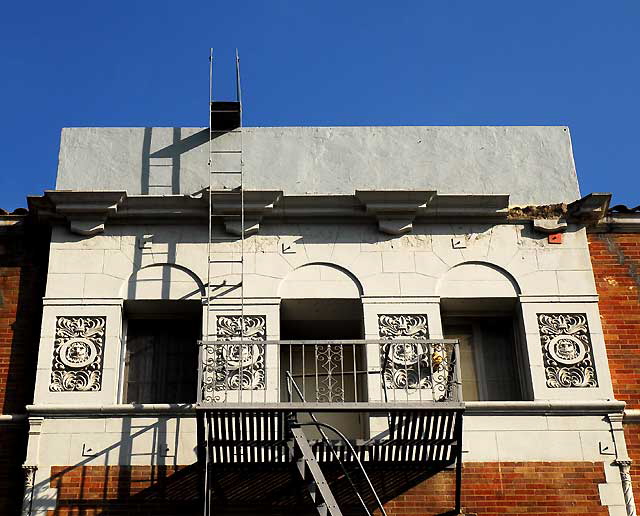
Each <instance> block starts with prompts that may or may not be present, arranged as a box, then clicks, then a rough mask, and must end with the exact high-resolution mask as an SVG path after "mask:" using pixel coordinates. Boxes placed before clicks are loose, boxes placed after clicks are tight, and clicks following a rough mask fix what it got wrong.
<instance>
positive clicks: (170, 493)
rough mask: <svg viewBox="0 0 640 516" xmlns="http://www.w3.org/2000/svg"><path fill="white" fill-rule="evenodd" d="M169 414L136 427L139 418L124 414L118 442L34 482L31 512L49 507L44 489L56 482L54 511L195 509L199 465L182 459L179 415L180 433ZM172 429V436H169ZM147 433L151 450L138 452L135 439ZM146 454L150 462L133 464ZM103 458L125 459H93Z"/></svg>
mask: <svg viewBox="0 0 640 516" xmlns="http://www.w3.org/2000/svg"><path fill="white" fill-rule="evenodd" d="M183 406H184V405H175V407H176V408H179V407H183ZM167 420H168V418H159V420H158V422H156V423H154V424H151V425H145V426H143V427H135V426H134V424H135V420H134V423H133V424H132V418H131V417H124V418H123V422H122V429H121V433H120V435H121V439H120V440H119V441H118V442H117V443H114V444H112V445H110V446H107V447H106V448H104V449H102V450H99V451H97V452H96V453H95V454H93V455H91V456H90V457H87V458H86V459H84V460H82V461H80V462H78V463H76V464H75V465H72V466H56V467H52V471H51V477H50V478H47V479H46V480H43V481H42V482H39V483H37V484H36V485H35V486H34V488H33V493H34V496H33V500H32V504H31V510H32V513H38V514H39V512H38V511H39V510H41V509H44V508H48V502H47V500H46V497H45V496H42V497H40V496H39V495H40V494H44V493H45V492H46V490H47V488H49V487H53V488H57V489H58V497H57V505H56V509H55V510H54V511H53V514H54V515H58V514H67V513H68V511H70V510H72V508H73V510H78V507H79V506H80V507H81V508H82V509H81V511H86V512H87V513H90V514H94V513H95V514H114V513H117V514H122V513H121V512H120V511H121V510H123V509H124V508H126V511H124V513H125V514H129V512H127V511H129V510H134V509H135V507H138V508H139V511H140V512H135V510H134V512H135V514H167V515H169V514H172V515H173V514H178V513H180V514H191V513H192V512H191V509H193V510H194V511H195V509H196V507H197V506H198V504H197V501H198V500H199V499H200V494H199V492H198V491H197V489H198V485H199V484H198V481H197V479H198V474H197V465H196V464H192V465H190V466H179V465H178V458H177V450H178V445H179V439H180V426H181V425H180V418H179V417H177V418H176V428H175V434H173V432H172V433H171V434H169V433H168V432H167ZM170 435H173V439H172V441H173V442H168V439H169V437H170ZM143 436H144V438H145V440H149V441H150V442H151V445H150V447H149V451H148V452H147V453H140V452H137V451H136V452H134V446H133V441H134V440H135V439H140V438H142V437H143ZM183 439H184V437H183ZM114 456H116V457H117V459H116V460H114ZM141 456H143V457H145V458H146V460H145V462H147V463H148V464H149V465H148V466H130V465H129V464H130V462H131V459H132V458H135V457H141ZM100 462H107V463H108V462H116V464H120V465H118V466H102V465H93V464H96V463H98V464H99V463H100ZM90 463H92V464H90ZM112 511H115V512H112ZM193 513H194V514H197V512H193ZM81 514H84V512H81Z"/></svg>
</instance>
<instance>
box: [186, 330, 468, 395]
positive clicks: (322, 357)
mask: <svg viewBox="0 0 640 516" xmlns="http://www.w3.org/2000/svg"><path fill="white" fill-rule="evenodd" d="M198 344H199V353H198V369H199V370H198V398H197V400H198V404H199V405H200V406H201V405H203V404H205V405H206V404H214V403H220V402H224V403H236V402H243V401H245V400H246V401H249V402H251V403H253V402H256V403H262V404H268V403H273V402H277V401H281V400H283V399H285V397H286V392H285V391H284V389H285V387H286V386H285V385H284V381H285V376H284V370H285V369H288V370H289V371H290V373H291V376H292V378H294V379H296V381H300V384H299V386H300V388H301V390H302V393H303V396H304V397H305V399H307V400H310V401H311V402H316V403H321V402H328V403H336V404H343V403H348V404H353V403H360V402H362V401H378V402H384V403H395V402H401V403H411V402H432V403H446V402H451V401H455V402H461V401H462V389H461V382H460V367H459V366H460V364H459V362H460V354H459V345H458V341H457V340H455V339H409V338H407V339H404V338H403V339H366V340H364V339H360V340H250V339H246V338H244V339H240V338H238V339H235V338H233V337H230V338H227V339H224V340H222V339H221V340H213V341H209V340H203V341H199V343H198ZM278 370H280V373H278ZM301 378H302V380H299V379H301Z"/></svg>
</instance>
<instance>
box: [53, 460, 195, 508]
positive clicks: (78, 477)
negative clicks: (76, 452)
mask: <svg viewBox="0 0 640 516" xmlns="http://www.w3.org/2000/svg"><path fill="white" fill-rule="evenodd" d="M198 478H199V477H198V476H197V471H196V469H195V467H194V466H154V467H152V466H78V467H73V466H71V467H54V468H51V487H55V488H57V489H58V499H57V505H56V509H55V510H53V511H49V514H50V515H52V516H54V515H55V516H67V515H74V516H75V515H78V514H82V515H83V516H93V515H98V514H100V515H105V514H109V515H123V516H124V515H129V514H149V515H160V516H162V515H167V516H169V515H171V516H173V515H176V514H179V515H180V516H189V515H192V514H193V515H194V516H195V515H201V514H202V506H201V503H200V502H199V496H198V492H197V487H198V484H199V481H198Z"/></svg>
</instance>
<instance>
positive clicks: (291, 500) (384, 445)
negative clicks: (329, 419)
mask: <svg viewBox="0 0 640 516" xmlns="http://www.w3.org/2000/svg"><path fill="white" fill-rule="evenodd" d="M196 412H197V415H198V432H199V436H200V437H199V443H200V449H199V453H198V457H199V462H200V464H201V466H202V468H203V471H206V472H207V474H206V476H205V477H206V479H205V482H206V491H207V493H208V497H209V500H210V502H211V503H212V504H213V506H215V507H220V506H227V505H228V506H229V507H238V506H240V505H241V506H247V507H254V508H257V507H260V506H262V505H264V506H269V507H273V506H278V507H289V508H291V509H292V510H294V509H295V511H296V514H298V513H300V514H302V513H303V512H299V511H302V510H303V509H304V508H305V507H307V508H309V507H311V509H313V504H312V503H311V499H310V498H309V496H308V494H305V489H304V486H303V485H301V482H302V480H301V478H300V474H299V472H298V469H297V467H296V460H297V458H296V455H295V453H294V449H293V444H292V438H291V429H292V428H294V427H296V426H300V427H302V428H308V427H311V428H314V426H315V425H314V423H313V422H308V423H299V420H298V415H301V414H314V415H315V414H323V413H329V412H333V413H335V412H344V413H347V412H350V413H354V412H357V413H361V414H366V415H369V416H376V415H377V416H385V417H386V418H387V422H388V430H387V431H385V432H382V433H381V434H380V435H377V436H375V437H373V438H371V439H369V440H366V441H365V440H350V441H349V444H351V446H348V444H347V443H345V442H344V441H343V440H341V439H335V437H338V436H337V435H330V434H331V431H328V430H326V429H325V436H326V437H329V438H327V439H324V438H323V439H313V440H309V444H310V447H311V450H312V452H313V456H314V458H315V460H316V461H317V462H318V464H319V465H320V466H321V468H322V471H323V473H324V475H325V478H326V479H327V483H328V484H329V487H330V489H331V491H332V492H333V494H334V496H335V498H336V500H337V502H338V505H339V506H340V509H341V511H342V513H343V514H362V510H363V508H362V505H361V502H360V501H359V500H358V495H357V494H356V491H357V493H359V495H360V496H361V497H362V498H363V500H364V502H365V504H366V505H367V507H368V508H369V509H370V510H373V509H375V507H376V501H375V497H374V496H373V494H372V492H371V490H370V489H368V486H367V485H366V483H365V478H364V476H363V474H362V471H361V469H360V465H362V466H363V468H364V469H365V471H366V474H367V475H368V477H369V479H370V481H371V483H372V484H373V486H374V489H375V492H376V493H377V494H378V497H379V498H380V499H381V500H382V502H383V503H384V502H386V501H389V500H391V499H393V498H395V497H396V496H398V495H400V494H402V493H403V492H405V491H406V490H407V489H410V488H411V487H413V486H415V485H417V484H418V483H420V482H422V481H424V480H425V479H427V478H429V477H430V476H432V475H434V474H436V473H438V472H440V471H443V470H445V469H447V468H452V467H453V466H455V465H457V466H458V467H457V475H456V477H457V482H456V484H457V485H459V484H460V482H459V480H460V461H461V452H462V417H463V413H464V404H463V403H462V402H422V403H402V404H390V403H387V404H383V403H277V404H271V405H265V404H253V405H252V404H249V403H244V404H242V403H234V404H226V403H222V404H217V405H214V406H211V405H207V406H199V407H198V408H197V409H196ZM354 452H355V455H356V456H357V458H356V457H355V456H354ZM357 459H359V460H357ZM347 475H348V476H349V478H350V479H351V480H350V481H349V478H347ZM351 483H353V484H354V485H355V487H356V489H354V486H353V485H351ZM458 497H459V494H457V496H456V498H458ZM256 510H257V509H256ZM309 514H313V512H310V513H309Z"/></svg>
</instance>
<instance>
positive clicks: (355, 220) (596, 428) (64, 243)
mask: <svg viewBox="0 0 640 516" xmlns="http://www.w3.org/2000/svg"><path fill="white" fill-rule="evenodd" d="M198 134H199V133H198V130H195V129H185V130H183V131H181V132H178V133H176V132H175V131H171V130H170V129H159V130H153V131H151V132H150V133H149V132H148V131H147V132H145V131H144V130H143V129H96V130H92V129H82V130H80V129H73V130H65V131H64V132H63V138H62V146H61V153H60V156H61V157H60V170H59V175H58V183H57V188H58V189H59V190H76V191H92V190H107V191H109V190H110V191H124V192H126V195H127V196H128V197H129V198H135V197H136V196H141V195H142V194H151V195H153V194H156V195H155V196H154V197H152V202H153V205H154V209H155V210H159V211H162V210H163V207H164V206H166V203H167V202H171V198H172V197H175V198H181V197H183V196H184V195H187V194H191V193H194V192H197V191H198V190H201V189H202V187H203V184H204V180H203V171H204V172H205V173H206V170H205V168H204V164H203V163H204V161H203V163H200V161H199V160H200V159H201V158H202V156H200V154H201V153H202V152H204V151H203V150H202V148H201V146H198V145H197V141H199V140H198ZM174 137H175V138H178V140H177V141H174V140H173V138H174ZM245 138H246V139H247V141H246V142H245V147H246V148H247V149H248V151H247V152H246V171H247V174H248V184H249V185H250V186H251V187H252V189H253V190H279V191H281V192H282V198H281V199H280V200H279V201H278V202H277V203H276V204H275V207H274V208H273V211H271V212H265V213H263V214H261V216H260V217H259V229H258V231H257V233H255V234H252V235H251V236H249V237H247V238H246V240H245V242H244V247H243V250H242V249H241V244H240V241H239V240H238V239H236V240H235V241H230V242H224V243H213V244H212V247H211V251H212V256H214V257H215V258H216V260H229V261H232V260H235V259H238V258H240V257H242V258H243V260H244V265H243V269H244V275H243V276H244V277H243V283H244V292H243V294H244V314H245V315H256V316H264V317H265V320H266V340H278V339H280V338H281V332H280V311H281V301H282V300H283V299H289V300H291V299H323V298H324V299H356V300H359V302H360V303H361V304H362V313H363V334H364V338H365V339H373V340H376V339H379V338H380V335H381V334H380V328H379V316H380V315H382V314H386V315H393V314H420V315H424V316H425V317H426V320H427V324H428V332H429V337H430V338H443V337H444V332H443V322H442V314H443V306H444V305H445V304H447V303H449V304H453V305H455V306H457V307H460V306H464V304H465V302H467V301H469V303H472V304H473V306H477V305H478V303H488V304H491V303H494V302H495V303H496V304H498V305H499V304H500V303H507V304H508V305H509V306H513V307H514V310H515V312H514V313H516V314H517V316H518V319H519V328H520V334H521V335H520V338H519V341H518V342H519V345H520V346H521V349H520V350H519V351H518V352H519V353H520V355H519V356H520V357H521V362H520V364H519V366H518V371H517V376H518V378H519V380H520V382H521V385H522V394H523V395H522V398H521V399H519V400H513V402H512V403H509V402H508V400H507V402H504V401H499V402H491V401H479V402H469V403H467V413H466V416H465V423H464V441H463V442H464V445H463V447H464V451H465V456H464V460H465V461H472V462H473V461H489V462H492V461H590V462H602V464H603V467H604V468H605V472H606V475H607V484H603V486H604V487H602V492H603V493H605V494H606V504H607V505H608V506H610V513H611V514H616V515H618V514H623V512H621V511H622V510H624V499H623V497H622V489H621V487H620V476H619V472H618V469H617V468H616V467H614V466H612V462H613V460H614V459H616V458H620V457H619V456H620V455H625V454H626V448H625V447H624V439H623V437H621V434H620V432H618V433H617V434H616V433H615V432H612V424H611V421H610V419H608V415H610V414H614V415H615V414H620V413H621V411H622V409H623V404H621V403H618V402H616V401H615V399H614V395H613V390H612V385H611V377H610V374H609V368H608V363H607V355H606V352H605V342H604V337H603V332H602V327H601V323H600V315H599V310H598V296H597V292H596V289H595V283H594V278H593V272H592V268H591V262H590V258H589V250H588V244H587V238H586V230H585V227H584V224H581V223H580V222H579V221H576V220H574V221H571V220H569V221H568V224H564V223H565V222H567V221H566V220H565V219H566V218H567V217H565V216H564V215H562V214H561V215H560V216H559V218H560V219H561V220H560V221H559V223H558V228H559V229H558V230H557V231H554V233H556V234H558V233H559V234H561V235H562V242H561V243H550V241H549V239H548V234H547V233H545V232H542V231H540V230H538V229H536V228H535V227H534V218H535V217H529V218H526V217H508V216H507V215H506V211H507V209H508V207H509V206H514V205H522V204H545V205H550V204H554V203H563V202H565V203H566V202H573V201H576V200H577V198H578V197H579V192H578V188H577V182H576V180H575V170H574V166H573V158H572V155H571V148H570V141H569V138H568V133H567V131H566V128H333V129H332V128H255V129H247V130H246V134H245ZM138 140H140V141H138ZM147 140H148V141H147ZM181 142H182V143H181ZM114 143H116V144H117V146H116V147H115V148H116V149H117V151H116V150H109V151H108V152H107V150H106V149H107V148H109V149H114V147H113V144H114ZM145 146H146V147H148V148H147V151H146V152H147V154H150V155H153V153H154V152H156V153H158V152H159V151H160V150H161V149H163V148H170V150H171V149H173V150H172V151H171V153H169V151H166V152H165V154H167V153H168V154H167V156H165V155H164V154H162V152H160V153H159V155H158V156H156V158H155V159H157V160H160V159H165V160H169V161H168V165H170V166H171V165H172V164H173V165H175V160H176V156H177V154H175V153H173V151H176V152H178V151H179V150H180V149H182V151H181V152H182V153H181V154H180V156H181V158H180V159H181V162H180V163H179V167H180V170H179V171H180V177H179V178H178V179H176V177H177V176H174V177H173V180H176V181H178V183H176V185H177V186H176V189H175V190H176V191H161V190H158V191H156V192H154V191H152V190H153V188H152V189H151V190H150V189H149V185H147V191H146V192H145V191H143V190H144V185H143V186H142V187H141V186H140V185H141V183H140V178H141V177H143V178H144V176H143V175H140V171H141V170H142V171H143V172H142V174H144V173H145V172H144V170H146V171H147V172H146V173H147V174H153V173H154V171H153V162H152V161H148V162H147V164H146V165H145V164H144V159H145V158H144V157H141V156H142V154H140V148H142V147H145ZM171 146H173V147H171ZM146 147H145V148H146ZM134 156H136V157H135V159H134ZM364 156H366V159H364ZM146 159H147V160H149V157H148V156H147V158H146ZM152 159H153V158H152ZM140 160H142V161H140ZM202 160H204V158H202ZM515 171H518V172H517V173H515ZM148 177H149V176H147V179H148ZM170 183H171V178H169V183H166V184H170ZM150 184H153V183H150ZM141 188H142V189H141ZM166 188H169V187H166ZM365 189H366V190H369V191H376V190H378V191H380V192H382V198H384V191H385V190H394V191H399V190H420V189H425V190H432V191H437V192H438V195H443V196H446V195H447V194H464V195H458V197H457V198H456V199H454V200H453V201H451V205H450V206H449V208H448V211H441V212H437V213H429V212H428V206H427V208H425V207H424V206H422V207H418V208H414V209H413V212H412V213H411V214H410V215H406V213H405V214H404V215H402V213H401V214H400V215H398V214H397V212H398V210H397V209H396V211H395V212H394V215H393V216H391V217H390V218H388V220H392V221H398V220H401V221H402V220H404V219H403V217H404V218H405V219H406V220H407V221H408V222H407V224H405V225H404V226H403V229H402V230H401V231H398V232H397V233H401V234H392V235H390V234H388V233H389V232H388V231H384V230H385V227H387V226H385V225H384V221H386V220H387V218H385V217H387V215H383V216H380V215H379V213H380V211H379V210H378V212H376V211H375V209H370V206H371V205H370V204H368V205H367V212H370V213H366V214H365V213H363V212H364V211H365V210H360V211H358V210H356V212H357V216H356V215H353V216H351V215H349V216H346V215H345V216H342V217H341V216H336V215H335V214H331V213H329V214H328V215H327V214H323V213H322V212H318V211H316V212H313V213H312V212H309V213H306V214H305V213H304V199H303V200H302V201H300V198H304V197H305V196H310V197H311V196H313V195H314V196H316V197H317V195H322V196H326V197H332V196H334V197H335V196H341V197H345V196H350V197H349V198H352V197H353V196H354V195H355V196H356V197H357V194H356V193H355V191H356V190H365ZM70 194H71V195H72V194H73V192H71V193H70ZM474 194H476V195H477V196H483V195H485V196H487V195H488V196H493V197H492V199H494V198H495V196H498V195H499V194H505V195H508V196H509V197H507V199H506V200H504V199H503V200H502V201H500V203H501V206H502V207H498V208H495V209H494V208H492V209H490V210H489V211H488V212H487V211H485V212H483V211H482V210H480V211H479V212H478V215H474V214H473V212H472V211H471V210H470V208H469V205H470V203H471V204H473V202H476V201H473V199H474ZM288 197H295V198H296V202H297V203H299V204H301V205H302V206H303V208H300V210H299V211H298V212H297V214H298V215H297V217H293V216H287V212H286V210H287V209H289V210H292V208H291V207H290V205H287V198H288ZM321 201H322V200H321V199H320V200H317V198H316V200H314V207H316V206H321V204H322V202H321ZM442 202H444V201H442ZM426 204H428V203H426ZM476 204H477V205H479V206H482V200H480V201H477V202H476ZM418 205H420V203H418ZM279 206H280V207H281V211H282V213H283V214H284V215H278V213H279V212H278V209H279V208H278V207H279ZM456 206H457V207H459V209H458V210H457V208H456ZM403 209H405V211H407V209H406V208H403ZM416 210H417V211H416ZM420 210H422V211H420ZM425 210H427V211H425ZM456 210H457V211H456ZM60 211H61V210H58V213H60ZM85 211H87V212H90V211H91V208H85ZM98 211H99V210H98ZM126 211H127V210H126V209H118V213H119V214H122V218H119V219H118V218H110V217H111V215H109V214H107V215H104V213H103V212H104V210H103V211H102V212H100V214H99V215H96V216H95V217H94V218H95V220H98V221H99V222H100V223H102V224H104V229H103V230H102V231H97V232H95V234H93V235H92V236H86V235H78V234H77V232H76V233H73V232H71V231H70V229H69V228H70V226H69V224H70V223H71V226H73V222H74V217H75V215H74V214H73V213H72V212H69V211H68V210H67V211H66V212H65V213H64V216H65V217H66V219H59V220H58V222H59V223H58V224H56V225H55V227H54V229H53V233H52V241H51V251H50V260H49V270H48V279H47V288H46V296H45V300H44V314H43V322H42V331H41V342H40V352H39V356H38V369H37V378H36V390H35V398H34V406H33V407H31V410H32V422H33V425H34V428H36V430H37V431H34V432H33V435H32V436H31V438H30V442H29V455H28V459H27V462H28V463H29V464H32V465H37V467H38V473H37V477H36V480H37V482H36V486H37V489H36V491H34V492H35V500H36V503H35V505H34V507H35V508H36V509H37V510H42V511H44V510H45V509H46V508H51V507H52V506H53V505H52V504H54V500H53V498H54V497H55V496H54V494H52V493H51V490H49V489H48V486H47V478H48V473H47V471H48V470H49V469H50V467H51V466H61V465H76V464H86V465H149V464H151V465H161V464H191V463H193V462H195V460H196V453H195V448H196V444H197V443H196V441H197V439H196V428H195V417H194V415H193V413H192V412H191V411H190V409H189V407H176V406H173V407H169V406H163V407H160V406H157V407H154V406H138V407H135V406H131V405H126V404H124V400H123V398H122V385H123V381H124V378H123V375H124V369H123V364H122V360H123V356H124V347H125V346H126V338H125V328H126V316H125V312H124V306H125V303H126V302H128V301H134V300H135V301H144V300H194V301H198V302H201V301H202V300H203V298H205V297H206V284H207V282H208V281H211V283H212V284H216V285H229V284H234V283H237V282H238V281H239V279H240V276H239V275H240V266H239V264H237V263H228V264H216V266H215V267H212V268H211V270H212V271H213V272H212V274H211V276H210V277H208V271H207V268H208V259H209V247H208V231H207V225H206V215H205V220H202V221H200V222H198V221H194V220H193V217H190V218H187V217H186V216H185V215H184V212H180V213H178V215H177V216H176V218H175V220H172V221H168V220H167V217H164V218H162V219H160V220H159V219H158V218H157V216H154V215H151V214H150V213H149V212H147V214H146V215H143V216H140V218H139V220H135V217H134V216H133V215H131V216H129V217H128V218H127V216H126ZM399 211H400V212H402V210H399ZM409 211H411V210H409ZM334 212H335V208H334ZM70 213H71V214H70ZM496 214H499V216H498V217H497V216H496ZM84 217H85V219H87V220H91V221H93V220H94V219H93V218H92V217H93V215H91V216H89V215H86V214H85V215H84ZM556 219H558V217H556ZM255 220H258V217H256V218H255ZM169 222H171V223H169ZM555 222H558V221H557V220H555V221H554V223H555ZM560 222H561V223H562V224H560ZM403 224H404V222H403ZM400 226H402V224H400ZM405 226H406V227H405ZM407 228H408V229H407ZM227 229H228V228H227ZM214 234H219V235H220V236H227V237H228V236H229V233H228V232H227V231H225V226H224V225H223V224H218V223H216V224H214ZM242 251H243V252H242ZM239 300H240V299H239V293H238V292H237V291H236V292H230V293H228V294H220V295H216V296H215V299H214V300H213V302H212V309H213V311H212V312H211V314H208V313H207V309H206V306H205V305H203V317H202V335H203V336H204V338H206V337H207V336H208V337H209V338H216V336H217V333H216V332H217V328H216V323H215V321H216V319H215V317H216V316H217V315H224V314H237V313H238V307H239ZM470 306H471V305H470ZM540 314H543V315H544V314H569V315H572V314H579V315H582V316H584V317H585V319H586V324H587V327H588V337H587V338H588V341H589V343H590V360H591V362H590V363H591V366H592V367H593V369H594V370H595V374H596V377H597V379H596V380H595V381H594V382H593V385H589V386H581V387H571V386H561V387H557V386H553V387H552V386H550V384H549V381H548V379H549V376H548V371H547V369H548V368H549V365H548V364H547V363H545V359H544V353H545V351H544V349H543V345H542V344H541V325H540V324H541V323H540V318H539V316H540ZM60 317H101V318H104V319H101V320H104V321H106V322H105V326H104V340H103V349H102V353H103V355H102V365H101V367H102V369H101V381H100V388H99V389H95V390H90V391H85V392H82V391H77V390H75V391H74V390H70V391H65V390H55V389H52V388H51V385H52V372H53V367H54V366H53V364H54V355H55V353H56V351H55V349H54V348H55V346H56V345H57V344H56V328H57V326H56V325H57V324H58V323H57V320H58V318H60ZM207 333H208V335H207ZM366 356H367V364H366V367H368V368H369V369H371V370H373V369H376V368H380V362H379V360H380V355H379V352H378V351H377V348H375V349H374V350H373V351H371V350H368V352H367V355H366ZM265 371H266V376H267V380H266V382H267V387H266V389H265V391H264V393H263V394H262V395H263V396H264V399H265V401H266V400H271V401H277V399H278V396H279V395H278V394H277V393H276V392H275V391H276V390H277V389H278V388H279V386H278V383H279V382H278V380H277V375H278V360H277V358H273V356H272V357H268V358H267V363H266V366H265ZM194 374H196V371H194ZM274 378H276V379H275V380H274ZM270 392H271V394H270ZM368 394H369V397H370V400H371V401H380V394H379V392H378V393H377V394H376V391H375V389H373V390H372V389H370V390H369V392H368ZM376 397H377V399H375V398H376ZM379 423H380V421H376V420H375V419H374V420H372V425H371V430H372V431H374V430H375V429H376V425H378V424H379ZM382 423H384V422H382ZM380 430H382V428H380ZM616 435H617V441H616V442H614V438H615V437H614V436H616ZM620 439H622V442H621V441H620ZM616 450H617V453H618V456H616V455H615V453H616ZM604 496H605V495H604V494H603V497H604Z"/></svg>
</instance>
